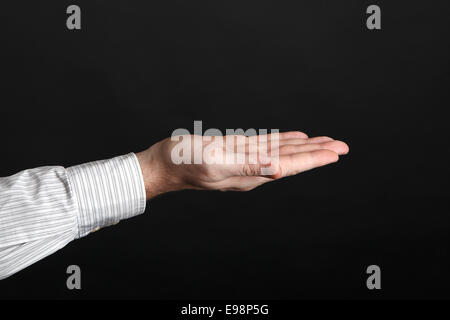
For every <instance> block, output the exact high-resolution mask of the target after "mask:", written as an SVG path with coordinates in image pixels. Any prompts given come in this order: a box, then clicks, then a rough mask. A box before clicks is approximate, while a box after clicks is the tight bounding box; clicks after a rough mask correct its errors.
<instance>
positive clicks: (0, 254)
mask: <svg viewBox="0 0 450 320" xmlns="http://www.w3.org/2000/svg"><path fill="white" fill-rule="evenodd" d="M145 200H146V199H145V188H144V182H143V178H142V173H141V169H140V167H139V163H138V161H137V159H136V157H135V155H134V154H129V155H126V156H121V157H116V158H113V159H110V160H104V161H97V162H92V163H87V164H83V165H80V166H75V167H70V168H68V169H64V168H63V167H43V168H37V169H31V170H25V171H22V172H20V173H18V174H16V175H13V176H11V177H7V178H0V279H2V278H5V277H8V276H10V275H12V274H14V273H16V272H17V271H19V270H21V269H23V268H25V267H27V266H29V265H31V264H33V263H34V262H36V261H38V260H40V259H42V258H44V257H46V256H48V255H50V254H52V253H54V252H55V251H57V250H59V249H61V248H62V247H64V246H65V245H67V244H68V243H69V242H71V241H72V240H74V239H77V238H81V237H83V236H86V235H87V234H89V233H90V232H93V231H96V230H98V229H99V228H102V227H105V226H108V225H111V224H115V223H117V222H118V221H120V220H122V219H126V218H130V217H133V216H135V215H138V214H140V213H142V212H144V210H145Z"/></svg>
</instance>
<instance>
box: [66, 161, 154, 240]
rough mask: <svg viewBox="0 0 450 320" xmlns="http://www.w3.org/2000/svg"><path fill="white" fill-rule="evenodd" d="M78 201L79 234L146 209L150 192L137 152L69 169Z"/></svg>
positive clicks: (68, 174) (87, 232)
mask: <svg viewBox="0 0 450 320" xmlns="http://www.w3.org/2000/svg"><path fill="white" fill-rule="evenodd" d="M67 176H68V180H69V184H70V187H71V190H72V195H73V197H74V198H75V199H76V200H75V201H76V203H77V204H78V210H77V219H78V221H77V222H78V238H81V237H84V236H86V235H87V234H89V233H91V232H93V231H97V230H98V229H100V228H103V227H106V226H109V225H112V224H116V223H118V222H119V221H120V220H122V219H128V218H131V217H134V216H136V215H139V214H141V213H143V212H144V211H145V205H146V195H145V185H144V179H143V177H142V171H141V167H140V166H139V161H138V159H137V158H136V155H135V154H134V153H130V154H127V155H124V156H120V157H116V158H112V159H109V160H102V161H95V162H90V163H85V164H82V165H79V166H74V167H70V168H68V169H67Z"/></svg>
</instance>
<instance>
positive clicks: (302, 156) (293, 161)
mask: <svg viewBox="0 0 450 320" xmlns="http://www.w3.org/2000/svg"><path fill="white" fill-rule="evenodd" d="M338 160H339V156H338V154H337V153H336V152H334V151H331V150H314V151H310V152H301V153H294V154H289V155H284V156H281V157H280V158H279V171H278V172H277V173H275V174H274V175H273V176H272V178H275V179H278V178H281V177H286V176H291V175H294V174H298V173H300V172H304V171H307V170H311V169H314V168H317V167H321V166H325V165H327V164H330V163H333V162H336V161H338Z"/></svg>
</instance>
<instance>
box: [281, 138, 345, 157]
mask: <svg viewBox="0 0 450 320" xmlns="http://www.w3.org/2000/svg"><path fill="white" fill-rule="evenodd" d="M321 149H326V150H331V151H334V152H336V153H337V154H338V155H343V154H347V153H348V146H347V144H346V143H344V142H342V141H337V140H333V141H328V142H324V143H307V144H285V145H282V146H280V148H279V155H288V154H292V153H300V152H309V151H314V150H321Z"/></svg>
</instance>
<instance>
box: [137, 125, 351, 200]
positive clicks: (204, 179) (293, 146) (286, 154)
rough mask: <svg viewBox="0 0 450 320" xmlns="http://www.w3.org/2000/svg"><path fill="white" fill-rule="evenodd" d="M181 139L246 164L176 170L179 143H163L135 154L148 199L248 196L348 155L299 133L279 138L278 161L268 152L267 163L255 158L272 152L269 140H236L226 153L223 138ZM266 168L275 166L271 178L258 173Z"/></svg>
mask: <svg viewBox="0 0 450 320" xmlns="http://www.w3.org/2000/svg"><path fill="white" fill-rule="evenodd" d="M235 137H236V136H235ZM259 137H260V138H263V137H262V136H259ZM183 138H187V139H191V140H192V142H194V140H195V141H196V142H197V143H198V144H197V145H198V146H200V147H202V146H203V148H205V147H207V146H208V145H210V144H211V143H213V142H220V141H219V139H222V142H223V148H220V150H219V149H218V148H216V147H215V148H211V150H212V151H211V153H210V155H211V158H212V159H214V157H217V156H219V154H220V153H221V152H222V154H228V155H230V154H231V155H232V156H236V155H238V154H240V155H241V156H245V159H246V161H245V163H241V164H237V163H236V164H216V163H214V164H207V163H202V164H179V165H177V164H175V163H174V162H173V161H172V158H171V154H172V149H173V148H174V146H175V145H177V144H178V143H179V142H178V141H172V140H171V139H170V138H167V139H164V140H162V141H160V142H158V143H156V144H154V145H153V146H151V147H150V148H148V149H147V150H145V151H143V152H140V153H137V158H138V160H139V164H140V166H141V169H142V174H143V177H144V183H145V190H146V194H147V199H148V200H149V199H152V198H154V197H156V196H158V195H160V194H163V193H166V192H170V191H177V190H185V189H197V190H222V191H249V190H252V189H254V188H256V187H258V186H260V185H262V184H264V183H267V182H270V181H274V180H276V179H281V178H283V177H287V176H292V175H296V174H298V173H301V172H304V171H307V170H311V169H314V168H317V167H321V166H325V165H327V164H330V163H334V162H337V161H338V160H339V156H340V155H344V154H347V153H348V151H349V148H348V146H347V144H345V143H344V142H342V141H338V140H334V139H332V138H329V137H314V138H309V137H308V136H307V135H306V134H305V133H303V132H299V131H292V132H284V133H280V134H279V140H278V141H279V149H278V150H279V157H278V159H279V161H278V162H276V161H274V160H272V159H273V158H271V156H272V154H270V153H269V155H268V157H265V158H263V157H260V156H258V154H261V153H258V152H256V153H255V151H259V150H261V149H263V148H264V150H270V147H271V145H272V143H273V142H272V141H273V139H274V137H272V136H271V135H267V136H265V137H264V138H265V139H257V141H256V140H255V139H251V138H249V137H243V136H240V137H239V139H238V138H236V140H235V141H237V142H236V145H235V148H234V149H231V150H230V148H228V149H226V148H225V145H226V140H225V137H222V136H216V137H212V139H210V140H211V141H204V140H205V139H203V138H202V137H201V136H194V135H191V136H183ZM253 138H254V137H253ZM260 140H261V141H260ZM193 145H194V144H193ZM239 147H241V148H239ZM203 150H204V149H203ZM250 156H254V157H256V158H255V159H257V161H256V163H252V162H251V161H249V160H248V159H250ZM267 161H269V163H267ZM204 162H205V161H204ZM268 166H273V168H274V170H273V172H274V173H273V174H272V175H270V176H267V175H262V172H261V169H262V168H263V167H268Z"/></svg>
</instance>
